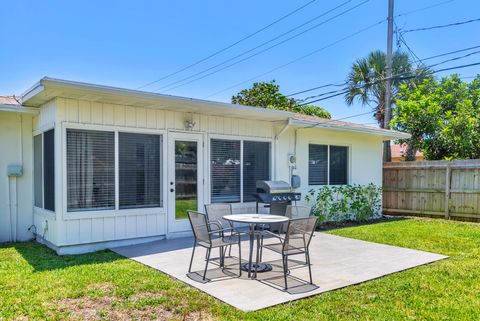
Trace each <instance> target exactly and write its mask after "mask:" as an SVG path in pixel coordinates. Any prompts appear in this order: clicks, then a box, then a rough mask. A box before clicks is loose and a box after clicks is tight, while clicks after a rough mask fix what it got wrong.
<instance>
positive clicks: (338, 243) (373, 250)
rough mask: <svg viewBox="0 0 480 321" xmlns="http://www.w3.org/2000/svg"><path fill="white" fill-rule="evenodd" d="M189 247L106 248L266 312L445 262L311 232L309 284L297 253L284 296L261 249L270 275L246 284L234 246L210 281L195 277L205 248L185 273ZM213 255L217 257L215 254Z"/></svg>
mask: <svg viewBox="0 0 480 321" xmlns="http://www.w3.org/2000/svg"><path fill="white" fill-rule="evenodd" d="M272 241H273V240H272ZM267 242H268V240H267V241H266V243H267ZM192 244H193V239H192V238H181V239H171V240H162V241H156V242H152V243H144V244H138V245H131V246H126V247H118V248H113V249H112V250H113V251H114V252H116V253H118V254H120V255H123V256H125V257H127V258H131V259H133V260H135V261H137V262H140V263H143V264H145V265H148V266H150V267H152V268H154V269H157V270H159V271H162V272H164V273H166V274H168V275H170V276H172V277H173V278H176V279H178V280H180V281H182V282H184V283H187V284H189V285H191V286H193V287H195V288H197V289H199V290H201V291H203V292H205V293H208V294H209V295H212V296H214V297H216V298H217V299H219V300H221V301H223V302H225V303H228V304H230V305H232V306H234V307H236V308H238V309H240V310H243V311H254V310H259V309H263V308H267V307H270V306H274V305H277V304H280V303H285V302H288V301H292V300H297V299H300V298H305V297H308V296H312V295H315V294H319V293H323V292H326V291H331V290H334V289H339V288H342V287H345V286H349V285H352V284H358V283H361V282H365V281H368V280H372V279H375V278H378V277H381V276H384V275H387V274H391V273H394V272H398V271H402V270H405V269H409V268H412V267H415V266H419V265H423V264H427V263H431V262H434V261H438V260H442V259H445V258H447V256H444V255H439V254H434V253H428V252H423V251H417V250H412V249H406V248H401V247H396V246H389V245H384V244H377V243H372V242H366V241H360V240H355V239H350V238H345V237H340V236H335V235H330V234H326V233H315V237H314V238H313V239H312V243H311V245H310V253H311V254H310V256H311V261H312V274H313V282H314V284H315V286H312V285H310V284H309V283H308V282H306V280H308V269H307V268H305V267H303V266H299V265H298V264H296V262H295V261H296V260H298V262H300V261H302V260H303V259H304V257H303V256H301V255H300V256H297V257H292V260H289V262H290V263H289V265H290V267H291V273H290V275H289V277H288V283H289V287H291V288H290V289H289V292H284V291H282V290H281V288H282V286H283V274H282V269H281V257H280V256H279V254H277V253H274V252H271V251H268V250H264V254H263V261H264V262H265V261H268V262H269V263H271V264H272V266H273V269H272V271H270V272H265V273H259V274H258V280H250V279H248V278H247V273H246V272H243V274H242V276H241V277H238V276H237V273H238V248H237V247H236V246H234V247H232V256H234V257H232V258H229V259H227V260H226V268H225V269H220V268H219V267H218V265H216V264H210V266H209V269H208V272H207V278H208V279H209V280H210V282H206V283H205V282H201V281H202V280H201V279H202V277H201V275H200V271H202V270H203V268H204V264H205V261H204V259H205V250H203V249H201V248H197V249H198V250H197V251H196V253H195V258H194V263H193V268H192V270H193V271H197V272H194V273H192V274H190V275H187V270H188V264H189V261H190V255H191V252H192ZM248 245H249V243H248V242H247V241H244V242H242V259H245V258H247V255H248ZM213 253H215V254H216V255H217V256H218V251H215V252H213ZM298 262H297V263H298Z"/></svg>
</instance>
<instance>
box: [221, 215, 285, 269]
mask: <svg viewBox="0 0 480 321" xmlns="http://www.w3.org/2000/svg"><path fill="white" fill-rule="evenodd" d="M223 219H225V220H227V221H230V222H236V223H244V224H248V226H249V233H248V234H249V236H250V253H249V256H248V263H244V264H242V269H243V270H245V271H247V272H248V277H251V275H252V272H254V271H256V272H267V271H270V270H271V269H272V266H271V265H270V264H267V263H260V262H259V263H258V265H257V266H255V264H256V263H255V264H253V262H252V256H253V246H254V241H255V228H256V227H257V226H258V225H262V224H272V223H285V222H288V220H289V218H288V217H286V216H280V215H272V214H232V215H224V216H223ZM258 242H259V240H258V237H257V245H258ZM257 254H258V253H257ZM257 256H258V255H257ZM256 277H257V276H256V275H255V278H256Z"/></svg>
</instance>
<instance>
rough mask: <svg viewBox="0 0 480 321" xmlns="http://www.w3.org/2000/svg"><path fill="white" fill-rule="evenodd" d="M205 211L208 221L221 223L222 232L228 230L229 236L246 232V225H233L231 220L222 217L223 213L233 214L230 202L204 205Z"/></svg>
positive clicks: (230, 248)
mask: <svg viewBox="0 0 480 321" xmlns="http://www.w3.org/2000/svg"><path fill="white" fill-rule="evenodd" d="M205 213H207V218H208V221H209V222H217V223H218V224H220V225H221V227H222V229H223V230H224V232H229V235H230V236H233V235H238V236H241V235H244V234H247V233H248V226H243V227H241V226H234V225H233V223H232V222H230V221H227V220H225V219H223V216H224V215H231V214H233V211H232V205H231V204H230V203H212V204H206V205H205ZM231 251H232V247H231V246H230V247H229V250H228V255H230V254H231Z"/></svg>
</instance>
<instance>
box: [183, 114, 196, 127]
mask: <svg viewBox="0 0 480 321" xmlns="http://www.w3.org/2000/svg"><path fill="white" fill-rule="evenodd" d="M185 118H186V119H185V129H186V130H193V129H194V128H195V124H196V123H195V121H194V120H193V115H192V114H187V116H186V117H185Z"/></svg>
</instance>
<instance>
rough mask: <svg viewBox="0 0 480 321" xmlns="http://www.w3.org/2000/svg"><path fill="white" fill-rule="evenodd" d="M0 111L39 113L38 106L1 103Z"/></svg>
mask: <svg viewBox="0 0 480 321" xmlns="http://www.w3.org/2000/svg"><path fill="white" fill-rule="evenodd" d="M0 111H7V112H12V113H20V114H29V115H37V114H38V113H39V110H38V108H33V107H24V106H16V105H3V104H0Z"/></svg>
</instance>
